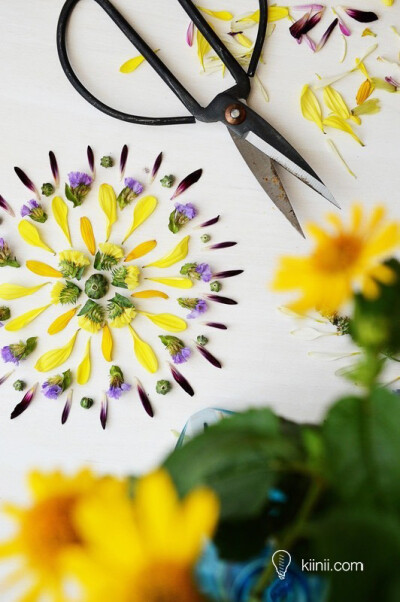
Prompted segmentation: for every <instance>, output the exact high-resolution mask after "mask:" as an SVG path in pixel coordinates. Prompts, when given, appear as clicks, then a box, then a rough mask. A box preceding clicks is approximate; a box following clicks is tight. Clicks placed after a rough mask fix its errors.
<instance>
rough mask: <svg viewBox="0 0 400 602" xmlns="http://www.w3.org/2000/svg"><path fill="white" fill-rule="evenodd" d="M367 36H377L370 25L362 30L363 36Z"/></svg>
mask: <svg viewBox="0 0 400 602" xmlns="http://www.w3.org/2000/svg"><path fill="white" fill-rule="evenodd" d="M366 36H372V37H373V38H376V33H374V32H373V31H371V30H370V28H369V27H366V28H365V29H364V31H363V32H362V34H361V37H362V38H365V37H366Z"/></svg>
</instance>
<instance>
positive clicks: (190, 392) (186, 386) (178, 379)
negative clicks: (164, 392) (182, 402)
mask: <svg viewBox="0 0 400 602" xmlns="http://www.w3.org/2000/svg"><path fill="white" fill-rule="evenodd" d="M169 367H170V369H171V374H172V376H173V378H174V380H175V381H176V382H177V383H178V385H179V386H180V387H182V389H183V390H184V391H185V392H186V393H187V394H188V395H190V397H193V395H194V390H193V387H192V385H191V384H190V383H189V382H188V381H187V380H186V378H185V377H184V376H183V374H181V373H180V372H179V370H177V369H176V368H175V366H173V365H172V364H170V363H169Z"/></svg>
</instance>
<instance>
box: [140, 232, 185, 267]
mask: <svg viewBox="0 0 400 602" xmlns="http://www.w3.org/2000/svg"><path fill="white" fill-rule="evenodd" d="M189 240H190V236H189V235H188V236H185V238H183V239H182V240H181V241H180V242H179V243H178V244H177V245H176V246H175V247H174V248H173V249H172V251H170V252H169V253H167V254H166V255H164V257H161V259H158V260H157V261H153V262H152V263H148V264H147V265H146V266H145V267H146V268H149V267H150V266H152V267H156V268H169V267H170V266H171V265H174V264H175V263H178V262H179V261H182V260H183V259H185V257H186V256H187V254H188V253H189Z"/></svg>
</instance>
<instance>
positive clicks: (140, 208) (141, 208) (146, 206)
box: [122, 196, 157, 243]
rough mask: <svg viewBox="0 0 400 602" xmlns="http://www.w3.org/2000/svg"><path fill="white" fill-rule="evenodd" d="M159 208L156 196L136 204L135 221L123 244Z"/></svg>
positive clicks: (144, 198)
mask: <svg viewBox="0 0 400 602" xmlns="http://www.w3.org/2000/svg"><path fill="white" fill-rule="evenodd" d="M156 207H157V199H156V197H154V196H145V197H143V198H142V199H139V201H138V202H137V203H136V205H135V208H134V210H133V221H132V225H131V227H130V228H129V230H128V232H127V233H126V235H125V238H124V240H123V241H122V242H123V243H124V242H125V241H126V240H128V238H129V237H130V236H131V234H132V233H133V232H134V231H135V230H136V229H137V228H138V227H139V226H140V225H141V224H143V222H144V221H146V219H147V218H149V217H150V215H151V214H152V213H153V211H154V209H155V208H156Z"/></svg>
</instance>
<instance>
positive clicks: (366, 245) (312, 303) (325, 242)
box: [273, 205, 400, 314]
mask: <svg viewBox="0 0 400 602" xmlns="http://www.w3.org/2000/svg"><path fill="white" fill-rule="evenodd" d="M384 217H385V210H384V208H383V207H381V206H378V207H376V208H375V209H374V210H373V211H372V213H371V215H370V217H369V218H366V217H364V215H363V210H362V207H361V206H360V205H354V206H353V208H352V214H351V224H350V226H346V225H345V224H343V222H342V221H341V219H340V218H339V217H338V216H337V215H336V214H329V215H328V221H329V222H330V224H331V225H332V226H333V231H330V232H329V231H325V230H323V229H322V228H320V227H319V226H318V225H317V224H310V225H309V226H308V231H309V233H310V235H311V236H312V237H313V238H314V239H315V241H316V245H315V247H314V249H313V250H312V251H311V254H310V255H309V256H306V257H282V258H281V260H280V265H279V268H278V270H277V273H276V275H275V279H274V282H273V288H274V290H276V291H291V290H298V291H300V293H301V296H300V297H299V298H298V299H297V300H296V301H294V302H293V303H291V304H290V305H289V307H290V309H292V310H293V311H296V312H299V313H303V312H305V311H307V310H309V309H317V310H318V311H321V312H323V313H325V314H332V313H335V312H336V311H338V310H339V309H340V307H341V306H342V305H343V304H344V303H346V301H348V300H349V299H351V297H352V295H353V291H354V289H358V288H361V290H362V292H363V294H364V295H365V296H366V297H368V298H370V299H373V298H376V297H377V296H378V295H379V283H380V282H381V283H385V284H389V283H390V282H392V281H393V278H394V275H393V272H392V271H391V270H390V269H389V268H388V267H387V266H386V265H383V264H382V263H381V262H382V261H383V260H384V259H386V258H388V257H389V256H390V255H391V254H392V253H393V251H394V250H395V249H396V248H397V247H398V246H399V244H400V225H399V223H397V222H388V221H386V220H385V219H384Z"/></svg>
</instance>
